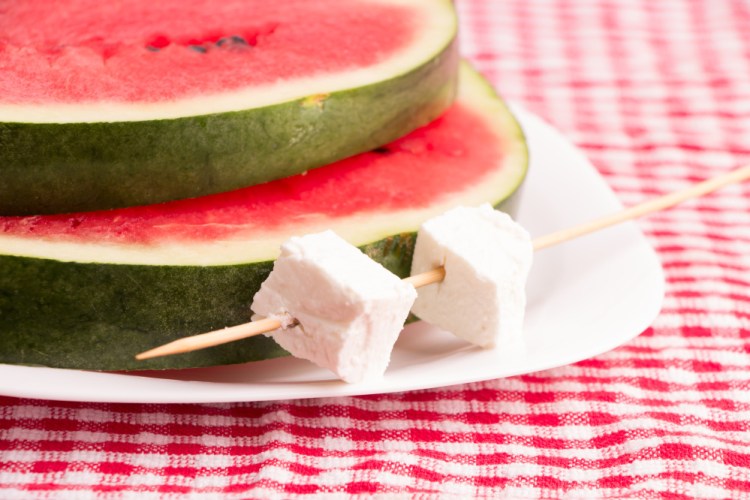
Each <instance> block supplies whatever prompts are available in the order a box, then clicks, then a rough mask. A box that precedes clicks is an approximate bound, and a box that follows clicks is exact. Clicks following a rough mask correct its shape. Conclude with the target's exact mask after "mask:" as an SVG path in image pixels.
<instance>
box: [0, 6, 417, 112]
mask: <svg viewBox="0 0 750 500" xmlns="http://www.w3.org/2000/svg"><path fill="white" fill-rule="evenodd" d="M1 12H2V15H0V102H1V103H5V104H32V103H54V104H60V103H77V102H88V101H114V102H129V103H132V102H159V101H165V100H173V99H178V98H184V97H190V96H205V95H210V94H212V93H219V92H226V91H228V90H232V89H240V88H244V87H247V86H256V85H261V84H273V83H274V82H276V81H278V80H285V79H290V78H295V77H299V76H304V77H311V76H316V75H320V74H326V73H335V72H337V71H341V70H347V69H351V68H361V67H366V66H371V65H373V64H375V63H377V62H379V61H382V60H384V59H387V58H388V57H389V56H391V55H392V54H393V53H394V52H396V51H397V50H398V49H400V48H402V47H404V46H406V45H407V44H408V43H409V41H410V40H411V39H412V38H413V37H414V36H415V34H416V33H417V31H418V29H419V21H420V20H419V19H417V18H416V15H415V12H416V11H415V10H414V9H412V8H409V6H408V3H401V4H399V3H398V2H394V3H389V2H375V1H373V2H369V3H368V2H365V3H364V4H363V2H347V1H341V0H316V1H310V0H285V1H284V4H283V8H279V5H277V2H274V1H267V0H222V1H219V2H217V1H213V0H191V1H190V2H185V1H183V0H159V1H135V0H130V1H128V2H119V1H115V2H102V1H100V0H77V1H66V2H51V1H36V0H35V1H22V2H5V3H4V4H3V5H2V9H1ZM313 20H314V22H311V21H313ZM29 26H33V27H34V29H31V30H30V29H29ZM310 40H314V44H312V45H311V44H310Z"/></svg>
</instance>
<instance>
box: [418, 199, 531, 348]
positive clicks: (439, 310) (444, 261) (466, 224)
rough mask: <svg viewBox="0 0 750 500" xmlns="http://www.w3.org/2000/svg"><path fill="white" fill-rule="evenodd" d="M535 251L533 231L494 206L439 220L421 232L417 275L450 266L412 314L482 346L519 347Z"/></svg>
mask: <svg viewBox="0 0 750 500" xmlns="http://www.w3.org/2000/svg"><path fill="white" fill-rule="evenodd" d="M533 253H534V249H533V245H532V242H531V237H530V236H529V233H528V232H527V231H526V230H525V229H524V228H523V227H521V226H520V225H519V224H517V223H516V222H514V221H513V220H512V219H511V218H510V216H508V215H507V214H505V213H503V212H499V211H497V210H494V209H493V208H492V207H491V206H490V205H488V204H485V205H482V206H480V207H476V208H468V207H458V208H455V209H452V210H450V211H448V212H446V213H444V214H442V215H439V216H437V217H434V218H432V219H430V220H428V221H426V222H425V223H424V224H423V225H422V226H421V228H420V229H419V233H418V236H417V243H416V247H415V249H414V259H413V261H412V268H411V274H412V275H415V274H418V273H421V272H424V271H429V270H431V269H434V268H436V267H439V266H444V268H445V278H444V279H443V281H442V282H440V283H436V284H433V285H428V286H426V287H424V288H422V289H421V290H420V291H419V297H418V298H417V300H416V302H415V303H414V306H413V307H412V312H414V314H416V315H417V316H419V317H420V318H421V319H422V320H424V321H427V322H428V323H431V324H433V325H435V326H437V327H439V328H442V329H444V330H447V331H449V332H451V333H453V334H455V335H456V336H458V337H460V338H462V339H465V340H467V341H469V342H471V343H473V344H476V345H479V346H481V347H485V348H491V347H494V346H495V345H502V346H508V347H515V346H517V345H519V343H520V342H521V341H522V328H523V318H524V310H525V308H526V291H525V287H526V279H527V277H528V274H529V270H530V269H531V263H532V257H533Z"/></svg>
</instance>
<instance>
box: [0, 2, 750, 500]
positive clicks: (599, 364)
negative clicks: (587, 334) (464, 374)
mask: <svg viewBox="0 0 750 500" xmlns="http://www.w3.org/2000/svg"><path fill="white" fill-rule="evenodd" d="M459 10H460V12H461V16H462V29H463V32H462V43H463V53H464V54H465V55H466V56H467V57H468V58H470V59H471V60H473V61H474V62H475V63H476V65H477V66H478V68H479V69H481V70H482V71H483V72H484V74H485V75H487V76H488V77H489V78H490V79H491V80H492V81H493V82H494V83H495V85H496V86H497V88H498V89H499V90H500V91H501V92H502V94H503V95H504V96H506V97H507V98H508V99H510V100H512V101H515V102H518V103H521V104H523V105H524V106H526V107H527V108H529V109H531V110H532V111H534V112H535V113H537V114H539V115H541V116H542V117H544V118H546V119H547V120H549V121H550V122H552V123H553V124H555V125H556V126H557V127H558V128H559V129H561V130H562V131H563V133H564V134H566V135H567V137H569V138H570V139H571V140H572V141H573V142H574V143H576V144H577V145H578V146H580V147H581V148H582V150H583V151H584V152H585V153H586V154H587V155H588V157H589V158H590V159H591V160H592V162H593V163H594V164H595V165H596V166H597V168H598V169H599V170H600V172H601V173H602V174H603V175H604V177H605V178H606V180H607V181H608V183H609V184H610V185H611V186H612V187H613V188H614V189H615V191H616V192H617V194H618V195H619V197H620V198H621V200H622V201H623V203H625V204H626V205H631V204H635V203H637V202H640V201H644V200H646V199H648V198H649V197H653V196H655V195H659V194H663V193H665V192H668V191H671V190H674V189H676V188H680V187H685V186H686V185H687V184H688V183H689V182H692V181H697V180H700V179H703V178H706V177H709V176H712V175H715V174H717V173H720V172H723V171H728V170H729V169H730V168H732V167H735V166H738V165H740V164H743V163H746V162H750V3H749V2H747V1H744V0H695V1H690V0H658V1H654V0H579V1H573V0H534V1H528V0H503V1H491V0H485V1H482V0H461V1H460V3H459ZM639 224H640V225H641V227H642V228H643V230H644V231H645V233H646V234H647V236H648V238H649V239H650V241H651V242H652V243H653V245H654V246H655V247H656V249H657V251H658V253H659V256H660V258H661V260H662V263H663V265H664V269H665V272H666V279H667V295H666V300H665V303H664V308H663V311H662V313H661V314H660V316H659V317H658V318H657V319H656V321H655V322H654V324H653V326H652V327H651V328H650V329H648V330H647V331H646V332H645V333H644V334H643V335H641V336H639V337H637V338H636V339H635V340H633V341H631V342H629V343H627V344H626V345H624V346H622V347H620V348H618V349H615V350H614V351H612V352H609V353H606V354H603V355H601V356H598V357H596V358H594V359H590V360H587V361H584V362H580V363H577V364H575V365H573V366H567V367H563V368H558V369H554V370H549V371H545V372H541V373H535V374H532V375H526V376H521V377H513V378H508V379H501V380H492V381H488V382H483V383H476V384H469V385H462V386H455V387H448V388H442V389H435V390H426V391H416V392H407V393H401V394H391V395H381V396H368V397H350V398H331V399H320V400H303V401H283V402H269V403H246V404H206V405H119V404H87V403H61V402H53V401H36V400H22V399H11V398H0V405H1V407H0V498H3V499H13V498H23V499H25V498H76V499H79V498H170V497H175V496H183V495H184V496H187V497H188V498H196V499H199V498H201V499H202V498H248V497H251V498H266V497H268V498H272V497H284V498H286V497H290V496H295V495H306V494H318V495H320V496H326V497H328V496H331V497H334V498H335V497H347V496H349V495H352V494H376V495H378V494H380V495H381V496H383V497H390V496H392V495H395V494H401V495H403V496H409V497H411V496H425V497H433V496H438V497H450V496H455V497H458V498H470V497H511V498H537V497H544V498H557V497H568V498H605V497H606V498H613V497H616V498H621V497H629V498H632V497H637V498H686V499H689V498H730V497H731V498H747V497H750V184H746V185H743V186H734V187H730V188H727V189H725V190H723V191H722V192H721V194H719V195H715V196H712V197H709V198H705V199H702V200H700V201H696V202H692V203H689V204H685V205H682V206H680V207H677V208H675V209H673V210H671V211H669V212H665V213H661V214H658V215H655V216H652V217H650V218H648V219H645V220H642V221H640V222H639Z"/></svg>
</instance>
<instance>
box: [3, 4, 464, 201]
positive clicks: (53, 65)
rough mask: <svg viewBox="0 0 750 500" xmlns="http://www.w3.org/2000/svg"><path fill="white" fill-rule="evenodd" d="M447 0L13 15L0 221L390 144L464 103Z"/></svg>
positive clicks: (215, 188)
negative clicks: (458, 95) (458, 94)
mask: <svg viewBox="0 0 750 500" xmlns="http://www.w3.org/2000/svg"><path fill="white" fill-rule="evenodd" d="M455 35H456V17H455V12H454V9H453V6H452V5H451V2H450V1H449V0H348V1H346V2H341V1H340V0H316V1H315V2H310V1H308V0H283V1H279V0H277V1H274V2H268V1H266V0H222V1H221V2H213V1H211V0H191V1H190V2H183V1H182V0H160V1H158V2H149V1H128V2H109V3H102V2H99V1H96V0H67V1H65V2H52V1H49V0H40V1H34V2H11V3H7V4H4V5H3V7H2V9H1V14H0V90H2V92H0V214H6V215H30V214H43V213H68V212H73V211H83V210H100V209H105V208H115V207H127V206H134V205H143V204H149V203H157V202H162V201H168V200H176V199H183V198H190V197H197V196H202V195H206V194H211V193H219V192H225V191H229V190H233V189H237V188H240V187H245V186H250V185H254V184H258V183H261V182H265V181H268V180H272V179H277V178H282V177H286V176H290V175H293V174H296V173H299V172H303V171H306V170H308V169H310V168H314V167H318V166H322V165H325V164H328V163H331V162H333V161H335V160H339V159H342V158H345V157H348V156H351V155H354V154H357V153H361V152H364V151H368V150H370V149H373V148H375V147H378V146H381V145H383V144H385V143H387V142H390V141H392V140H394V139H396V138H398V137H401V136H402V135H404V134H406V133H408V132H410V131H412V130H414V129H415V128H417V127H419V126H422V125H424V124H426V123H428V122H429V121H431V120H432V119H434V118H436V117H437V116H438V115H439V114H441V113H442V112H443V111H445V109H447V107H448V106H449V105H450V103H451V102H452V100H453V98H454V94H455V84H456V75H457V64H458V56H457V52H456V44H455V43H454V40H455Z"/></svg>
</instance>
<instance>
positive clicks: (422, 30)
mask: <svg viewBox="0 0 750 500" xmlns="http://www.w3.org/2000/svg"><path fill="white" fill-rule="evenodd" d="M367 2H375V3H379V4H390V5H400V6H406V7H410V8H413V9H415V10H417V11H418V14H417V18H418V19H419V20H420V23H419V24H418V27H419V30H418V32H417V34H416V37H415V40H414V41H413V43H412V44H411V45H409V46H408V47H406V49H405V50H403V51H401V52H399V53H397V54H393V56H392V57H389V58H388V59H385V60H383V61H381V62H380V63H378V64H376V65H373V66H370V67H367V68H362V69H357V70H351V71H346V72H338V73H330V74H326V75H323V76H319V77H310V78H298V79H294V80H293V81H286V82H283V81H280V82H273V83H269V84H266V85H260V86H253V87H250V88H247V89H243V90H239V91H232V92H226V93H220V94H213V95H208V96H207V95H202V96H200V97H193V98H185V99H179V100H175V101H169V102H160V103H138V102H90V103H76V104H51V103H44V104H34V105H24V104H2V103H0V122H11V123H12V122H19V123H98V122H123V121H145V120H164V119H175V118H184V117H188V116H197V115H207V114H214V113H224V112H230V111H238V110H242V109H253V108H260V107H264V106H271V105H274V104H281V103H284V102H288V101H294V100H297V99H303V98H305V97H308V96H311V95H317V94H330V93H333V92H339V91H344V90H347V89H353V88H357V87H362V86H366V85H371V84H374V83H377V82H382V81H386V80H390V79H392V78H395V77H398V76H399V75H402V74H404V73H407V72H409V71H410V70H412V69H413V68H415V67H417V66H420V65H421V64H424V63H426V62H428V61H429V60H430V59H432V58H434V57H435V56H436V55H438V54H439V53H440V52H441V51H443V50H444V49H445V48H446V47H447V46H448V45H450V43H451V42H452V41H453V39H454V38H455V36H456V30H457V20H456V15H455V12H454V10H453V7H452V4H451V2H450V1H449V0H366V1H365V2H364V3H367ZM384 75H385V76H384Z"/></svg>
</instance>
